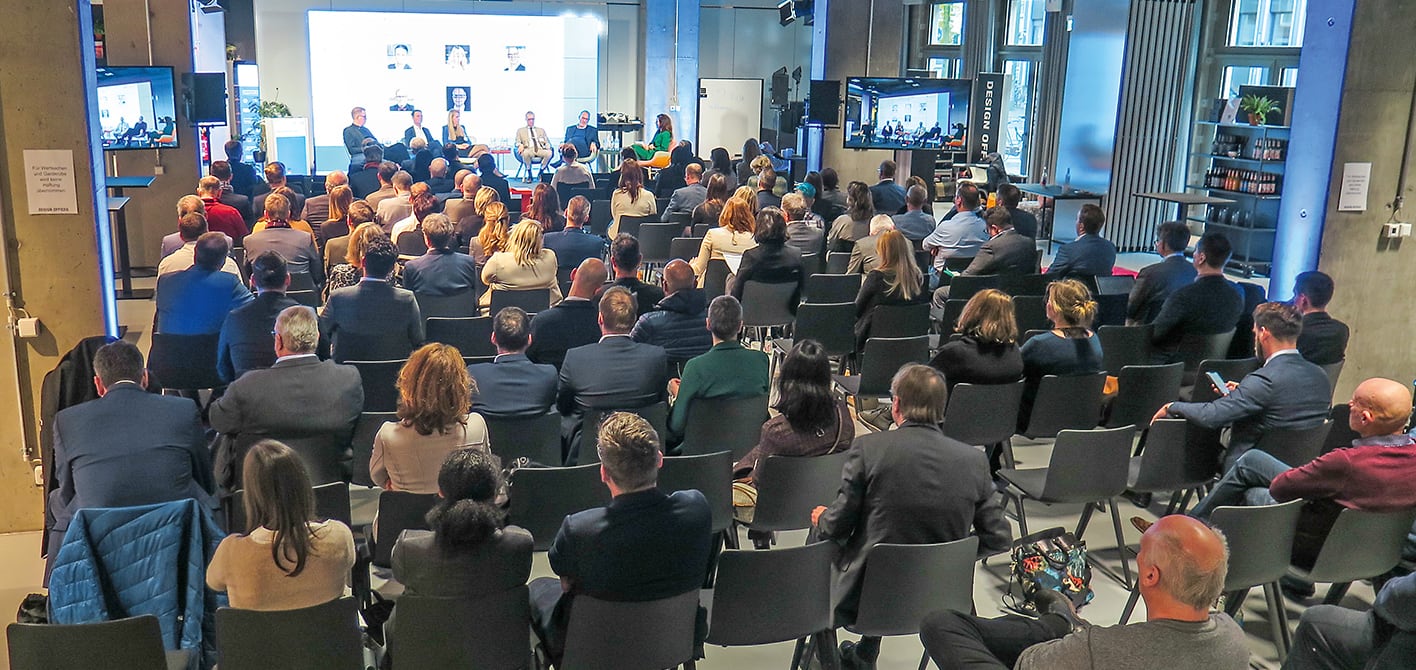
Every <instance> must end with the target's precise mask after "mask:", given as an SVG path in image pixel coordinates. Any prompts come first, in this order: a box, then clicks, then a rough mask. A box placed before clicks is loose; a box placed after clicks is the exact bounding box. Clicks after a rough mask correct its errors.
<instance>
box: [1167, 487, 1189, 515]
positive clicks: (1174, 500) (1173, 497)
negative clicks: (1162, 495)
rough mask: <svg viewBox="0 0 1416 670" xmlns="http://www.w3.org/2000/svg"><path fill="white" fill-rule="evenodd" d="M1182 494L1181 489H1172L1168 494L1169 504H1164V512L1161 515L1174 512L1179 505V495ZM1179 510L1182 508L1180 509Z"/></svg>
mask: <svg viewBox="0 0 1416 670" xmlns="http://www.w3.org/2000/svg"><path fill="white" fill-rule="evenodd" d="M1182 495H1184V493H1182V492H1181V491H1174V492H1172V493H1171V494H1170V504H1168V505H1166V506H1165V514H1164V515H1163V516H1170V515H1171V514H1174V513H1175V508H1176V507H1179V506H1180V497H1181V496H1182ZM1181 511H1184V510H1183V509H1182V510H1181Z"/></svg>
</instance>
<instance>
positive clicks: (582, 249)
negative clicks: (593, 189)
mask: <svg viewBox="0 0 1416 670" xmlns="http://www.w3.org/2000/svg"><path fill="white" fill-rule="evenodd" d="M543 185H544V184H543ZM538 188H539V187H538ZM565 214H566V215H565V216H564V217H562V218H563V221H564V224H563V225H562V226H561V228H562V229H561V230H560V231H559V232H547V233H546V234H545V236H544V240H545V241H544V242H543V244H544V245H545V247H546V248H547V249H550V250H551V251H554V252H556V267H557V269H563V268H577V267H580V264H581V262H583V261H584V260H585V259H587V258H602V257H603V256H604V255H605V245H606V241H605V238H603V237H600V236H599V235H596V234H594V233H592V232H590V231H588V230H586V229H585V224H586V223H588V222H589V221H590V200H589V199H588V198H586V197H585V196H583V195H577V196H575V197H574V198H571V199H570V203H569V204H567V205H566V208H565ZM531 218H535V217H531ZM536 220H537V221H540V220H541V219H536Z"/></svg>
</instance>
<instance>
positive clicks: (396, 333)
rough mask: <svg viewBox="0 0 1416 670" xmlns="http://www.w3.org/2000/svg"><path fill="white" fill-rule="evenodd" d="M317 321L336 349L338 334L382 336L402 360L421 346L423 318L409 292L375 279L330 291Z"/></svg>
mask: <svg viewBox="0 0 1416 670" xmlns="http://www.w3.org/2000/svg"><path fill="white" fill-rule="evenodd" d="M320 322H321V325H322V330H323V331H324V333H325V334H327V335H329V336H330V338H331V339H332V340H334V341H335V344H336V347H337V345H338V338H339V333H340V332H341V331H343V332H348V333H354V334H358V335H377V336H386V337H387V339H388V340H389V342H390V344H392V343H395V342H396V343H397V345H398V346H396V347H394V348H395V349H397V350H399V351H402V354H403V356H405V357H406V356H407V354H408V353H410V352H412V351H413V350H414V349H416V348H418V347H419V346H422V344H423V315H422V314H421V313H420V312H419V311H418V301H416V300H414V299H413V292H412V291H408V290H405V289H401V288H398V287H395V286H394V285H392V284H390V283H388V282H386V281H381V280H377V279H363V280H360V281H359V283H358V284H355V285H354V286H345V287H344V288H337V289H335V290H333V291H330V294H329V300H326V301H325V304H324V308H323V310H322V311H321V312H320ZM405 346H406V347H407V348H406V350H405V349H404V347H405ZM393 353H396V352H393ZM396 357H397V356H395V358H396Z"/></svg>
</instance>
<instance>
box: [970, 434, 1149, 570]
mask: <svg viewBox="0 0 1416 670" xmlns="http://www.w3.org/2000/svg"><path fill="white" fill-rule="evenodd" d="M1135 431H1136V428H1135V426H1123V427H1121V428H1104V429H1097V430H1064V431H1062V432H1061V433H1058V434H1057V442H1056V444H1054V445H1053V447H1052V459H1051V461H1049V462H1048V464H1047V467H1045V468H1033V469H1029V470H1014V469H1011V468H1004V469H1002V470H999V471H998V477H999V478H1001V479H1003V480H1004V481H1006V482H1008V484H1009V487H1008V488H1005V489H1003V495H1004V497H1006V498H1008V499H1009V500H1012V501H1013V502H1014V503H1016V504H1017V510H1018V528H1019V530H1020V532H1021V533H1022V534H1023V535H1027V534H1028V522H1027V514H1026V512H1025V511H1024V509H1023V501H1024V500H1029V499H1030V500H1036V501H1038V502H1040V503H1044V504H1049V505H1050V504H1054V503H1084V504H1085V506H1084V507H1083V508H1082V516H1081V518H1080V519H1078V521H1077V529H1076V532H1075V535H1076V537H1083V535H1084V533H1085V532H1086V529H1087V522H1088V521H1090V520H1091V515H1092V511H1093V510H1096V509H1102V507H1103V503H1105V505H1106V507H1108V508H1109V511H1110V512H1111V524H1112V526H1113V528H1114V530H1115V531H1116V546H1117V548H1118V549H1119V550H1120V551H1121V571H1122V574H1123V577H1124V579H1123V582H1122V583H1124V584H1125V585H1127V586H1130V585H1131V567H1130V561H1129V558H1128V557H1127V550H1126V539H1125V536H1123V535H1122V533H1121V513H1120V512H1119V511H1118V510H1117V509H1116V496H1118V495H1121V493H1122V492H1123V491H1125V490H1126V479H1127V472H1128V466H1129V463H1130V456H1131V437H1132V435H1134V434H1135ZM1093 567H1098V566H1096V565H1095V564H1094V565H1093Z"/></svg>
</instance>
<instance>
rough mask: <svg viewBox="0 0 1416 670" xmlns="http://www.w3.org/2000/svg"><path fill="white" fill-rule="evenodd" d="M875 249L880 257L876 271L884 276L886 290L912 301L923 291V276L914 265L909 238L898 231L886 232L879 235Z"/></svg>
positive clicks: (912, 249)
mask: <svg viewBox="0 0 1416 670" xmlns="http://www.w3.org/2000/svg"><path fill="white" fill-rule="evenodd" d="M875 248H876V253H877V254H879V256H880V266H879V268H878V269H879V270H880V272H881V273H883V274H884V275H885V286H886V290H887V291H888V292H890V293H898V294H899V295H900V297H902V298H904V299H905V300H914V298H915V296H917V295H919V293H920V292H921V291H923V290H924V288H923V284H924V274H923V273H922V272H920V270H919V266H918V265H916V264H915V259H914V248H913V247H912V246H910V241H909V238H906V237H905V234H904V233H902V232H900V231H898V230H887V231H885V232H883V233H881V234H880V239H879V240H877V241H876V242H875Z"/></svg>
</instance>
